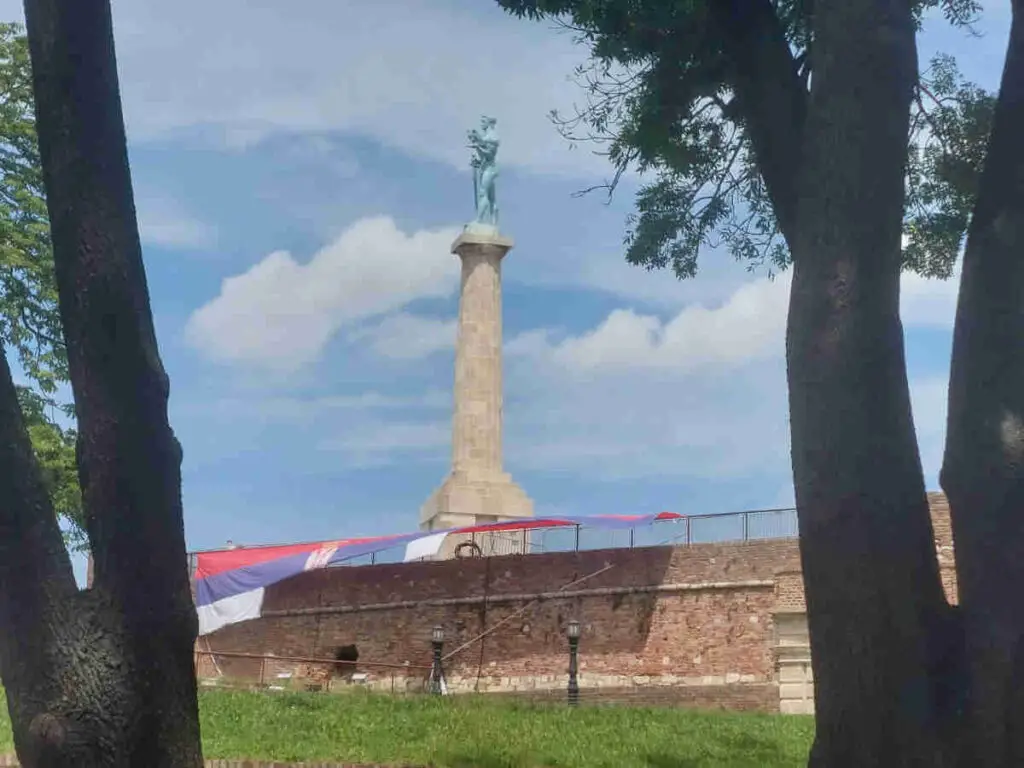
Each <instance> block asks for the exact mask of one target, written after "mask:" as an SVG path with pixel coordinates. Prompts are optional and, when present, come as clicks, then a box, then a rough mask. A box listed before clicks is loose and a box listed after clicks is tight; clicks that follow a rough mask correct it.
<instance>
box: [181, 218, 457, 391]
mask: <svg viewBox="0 0 1024 768" xmlns="http://www.w3.org/2000/svg"><path fill="white" fill-rule="evenodd" d="M457 234H458V230H457V229H456V228H446V229H437V230H430V231H420V232H415V233H413V234H411V235H407V234H405V233H403V232H402V231H400V230H399V229H398V227H397V226H396V225H395V223H394V221H393V220H392V219H390V218H387V217H376V218H370V219H363V220H360V221H358V222H356V223H355V224H353V225H352V226H351V227H349V228H348V229H347V230H345V231H344V232H343V233H342V234H341V235H340V236H339V237H338V238H337V239H336V240H335V241H334V242H333V243H331V244H330V245H328V246H326V247H325V248H323V249H321V250H320V251H318V252H317V253H316V254H314V256H313V257H312V259H310V260H309V261H308V262H306V263H300V262H298V261H296V260H295V258H294V257H293V256H292V255H291V254H289V253H287V252H285V251H275V252H274V253H271V254H270V255H269V256H267V257H266V258H264V259H263V260H262V261H260V262H259V263H257V264H255V265H254V266H253V267H252V268H250V269H249V270H248V271H246V272H244V273H242V274H240V275H237V276H234V277H229V278H227V279H226V280H224V281H223V283H222V285H221V291H220V294H219V295H218V296H217V297H216V298H214V299H213V300H212V301H210V302H209V303H208V304H206V305H205V306H203V307H201V308H200V309H198V310H197V311H196V312H195V313H193V315H192V316H191V317H190V318H189V321H188V323H187V325H186V338H187V339H188V341H189V342H190V343H191V344H192V345H193V346H194V347H195V348H196V349H198V350H200V351H201V352H202V353H204V354H205V355H207V356H208V357H210V358H211V359H213V360H216V361H220V362H230V363H244V364H250V365H253V366H259V367H263V368H266V369H270V370H275V371H291V370H295V369H297V368H299V367H301V366H303V365H305V364H308V363H310V362H312V361H314V360H316V359H317V357H318V355H319V354H320V352H321V350H322V349H323V348H324V345H325V344H327V342H328V341H329V340H330V339H331V337H332V336H333V335H334V334H335V333H336V332H337V331H338V330H339V329H340V328H342V327H343V326H345V325H349V324H352V323H355V322H357V321H360V320H365V319H367V318H373V317H376V316H380V315H384V314H387V313H389V312H393V311H396V310H399V309H401V308H402V307H404V306H405V305H406V304H408V303H409V302H411V301H413V300H415V299H420V298H441V297H446V296H449V295H451V293H452V292H453V291H454V290H455V288H456V286H457V285H458V279H459V278H458V276H459V266H458V260H457V259H456V258H454V257H453V256H452V255H451V251H450V248H451V243H452V241H453V240H454V239H455V237H456V236H457Z"/></svg>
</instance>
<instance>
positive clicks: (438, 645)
mask: <svg viewBox="0 0 1024 768" xmlns="http://www.w3.org/2000/svg"><path fill="white" fill-rule="evenodd" d="M430 645H431V647H432V648H433V650H434V662H433V664H432V665H431V667H430V692H431V693H436V694H441V693H443V691H442V689H441V680H442V678H443V673H442V672H441V650H442V649H443V648H444V627H440V626H437V627H434V628H433V629H432V630H431V631H430Z"/></svg>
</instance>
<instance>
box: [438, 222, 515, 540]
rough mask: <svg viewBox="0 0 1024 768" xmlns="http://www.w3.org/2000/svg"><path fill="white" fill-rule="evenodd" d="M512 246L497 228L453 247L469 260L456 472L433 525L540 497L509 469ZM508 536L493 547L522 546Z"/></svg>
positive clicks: (462, 308)
mask: <svg viewBox="0 0 1024 768" xmlns="http://www.w3.org/2000/svg"><path fill="white" fill-rule="evenodd" d="M512 246H513V242H512V240H511V239H510V238H507V237H503V236H502V235H501V234H499V233H498V231H497V230H496V229H493V228H490V227H472V226H471V227H467V228H466V230H465V231H464V232H463V233H462V234H461V235H459V237H458V238H457V239H456V240H455V242H454V243H453V244H452V253H454V254H456V255H458V256H459V258H460V259H461V260H462V288H461V294H460V299H459V327H458V339H457V341H456V347H455V388H454V393H453V395H454V413H453V417H452V469H451V473H450V474H449V475H448V477H447V478H446V479H445V480H444V482H443V483H442V484H441V486H440V487H439V488H438V489H437V490H436V491H434V493H433V494H432V495H431V497H430V498H429V499H428V500H427V502H426V504H424V505H423V508H422V509H421V512H420V527H421V528H423V529H426V530H433V529H438V528H449V527H456V526H464V525H473V524H477V523H485V522H493V521H496V520H506V519H517V518H524V517H532V516H533V502H532V501H531V500H530V499H529V497H527V495H526V494H525V493H524V492H523V490H522V489H521V488H520V487H519V486H518V485H516V484H515V483H514V482H513V481H512V478H511V476H510V475H508V474H506V473H505V472H504V471H503V469H502V455H501V439H502V436H501V433H502V365H501V344H502V340H501V262H502V259H503V258H504V257H505V255H506V254H507V253H508V252H509V251H510V250H511V249H512ZM495 537H497V534H496V535H495ZM495 537H492V538H495ZM504 538H508V539H510V542H509V543H508V544H507V545H499V543H498V539H497V538H495V541H494V542H491V543H490V545H489V546H490V548H491V549H492V550H493V549H502V548H504V549H507V550H508V551H521V550H522V544H516V542H517V541H520V540H521V537H518V536H517V537H509V536H506V537H504ZM511 539H515V541H511ZM498 553H499V552H497V551H495V552H485V554H498Z"/></svg>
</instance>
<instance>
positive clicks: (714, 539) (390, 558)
mask: <svg viewBox="0 0 1024 768" xmlns="http://www.w3.org/2000/svg"><path fill="white" fill-rule="evenodd" d="M796 536H797V519H796V509H794V508H792V507H780V508H777V509H756V510H747V511H743V512H726V513H721V514H709V515H689V516H686V517H682V518H679V519H676V520H659V521H657V522H655V523H652V524H650V525H643V526H638V527H635V528H627V529H615V530H609V529H607V528H596V527H594V528H591V527H588V526H586V525H576V526H565V527H560V528H538V529H533V530H530V531H493V532H488V533H483V534H471V535H470V536H469V537H467V538H469V539H470V540H471V541H472V542H473V543H474V544H475V545H476V547H477V548H478V549H479V554H481V555H484V556H488V555H505V554H519V553H528V554H538V553H544V552H579V551H583V550H591V549H626V548H629V549H632V548H633V547H660V546H689V545H692V544H715V543H728V542H741V541H759V540H765V539H789V538H796ZM196 554H198V553H195V552H193V553H190V554H189V573H194V572H195V555H196ZM404 555H405V547H404V545H403V546H396V547H393V548H391V549H387V550H384V551H381V552H375V553H373V554H369V555H362V556H360V557H353V558H350V559H348V560H345V561H343V562H341V563H338V564H337V565H338V566H342V567H343V566H358V565H373V564H377V563H399V562H402V560H403V558H404Z"/></svg>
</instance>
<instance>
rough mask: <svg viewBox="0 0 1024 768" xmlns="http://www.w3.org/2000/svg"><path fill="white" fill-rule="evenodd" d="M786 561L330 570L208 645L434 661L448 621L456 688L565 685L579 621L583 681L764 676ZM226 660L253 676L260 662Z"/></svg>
mask: <svg viewBox="0 0 1024 768" xmlns="http://www.w3.org/2000/svg"><path fill="white" fill-rule="evenodd" d="M780 566H782V567H788V568H789V569H790V570H792V569H793V568H796V567H798V554H797V546H796V542H795V541H792V540H775V541H758V542H749V543H740V544H704V545H694V546H691V547H678V548H672V547H657V548H640V549H631V550H630V549H618V550H600V551H589V552H579V553H552V554H545V555H530V556H525V557H524V556H509V557H489V558H480V559H468V560H449V561H441V562H424V563H408V564H400V565H376V566H363V567H358V568H333V569H328V570H324V571H316V572H310V573H306V574H302V575H301V576H297V577H295V578H293V579H290V580H288V581H285V582H282V583H280V584H278V585H275V586H273V587H271V588H270V589H269V590H268V591H267V595H266V599H265V602H264V618H261V619H258V620H255V621H251V622H246V623H243V624H238V625H234V626H231V627H227V628H225V629H223V630H221V631H219V632H217V633H214V634H213V635H211V636H209V637H208V638H206V639H204V643H203V644H201V645H200V647H201V648H203V649H205V648H206V642H207V641H208V643H209V649H210V650H220V651H242V652H249V653H257V654H264V653H274V654H277V655H281V656H306V657H315V658H325V657H332V656H333V653H334V651H335V649H337V648H339V647H341V646H346V645H355V646H356V647H357V648H358V651H359V657H360V659H361V660H363V661H374V662H385V663H388V664H393V665H404V664H410V665H423V666H426V665H429V663H430V642H429V636H430V630H431V628H432V627H433V626H434V625H441V626H443V627H444V629H445V632H446V643H445V649H446V652H447V651H448V650H452V649H454V648H457V647H459V646H462V645H463V644H467V643H469V646H468V647H467V648H466V649H465V650H464V651H463V652H462V653H460V654H458V655H457V656H456V657H454V658H452V659H450V660H449V661H448V662H447V663H446V671H447V674H448V680H449V684H451V685H454V686H455V687H456V688H459V689H466V688H469V689H477V690H495V689H514V688H517V687H522V688H529V689H536V688H544V687H550V688H555V689H559V688H560V689H563V690H564V675H565V671H566V663H567V661H566V660H567V652H566V640H565V625H566V623H567V622H568V621H569V620H570V619H577V620H578V621H580V622H581V625H582V638H581V643H580V667H581V669H580V671H581V685H583V686H588V685H589V686H600V687H607V688H609V689H611V688H617V687H622V686H623V685H712V686H720V685H728V684H732V685H738V684H754V683H767V682H770V681H772V680H773V674H774V668H773V665H774V661H773V657H772V652H771V645H772V636H773V628H772V613H773V610H774V605H775V587H774V580H773V578H774V573H775V571H776V570H778V569H779V567H780ZM573 582H577V583H575V584H573ZM570 584H572V585H571V586H567V585H570ZM563 587H565V589H564V591H562V592H561V593H559V590H560V589H562V588H563ZM538 597H539V599H537V598H538ZM487 630H493V631H491V632H490V633H489V634H487V636H486V637H485V638H483V640H482V641H480V642H474V640H476V638H478V637H479V636H480V635H481V634H482V633H484V632H486V631H487ZM219 662H220V667H221V671H222V672H223V673H224V674H225V675H227V676H232V675H233V674H235V675H239V676H246V677H251V676H253V669H252V667H253V663H254V662H252V661H248V660H231V659H225V658H223V657H222V658H220V659H219ZM356 669H357V670H358V671H359V672H361V673H364V674H367V675H369V677H370V678H371V681H372V680H373V679H374V678H376V679H377V680H380V681H386V680H388V678H389V677H391V674H392V673H390V672H387V671H384V670H381V669H378V668H375V667H371V666H366V665H363V666H362V667H360V665H359V664H358V663H357V665H356ZM423 674H424V673H423V672H422V671H420V672H411V673H410V674H409V677H410V678H417V677H418V678H419V679H422V676H423Z"/></svg>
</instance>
